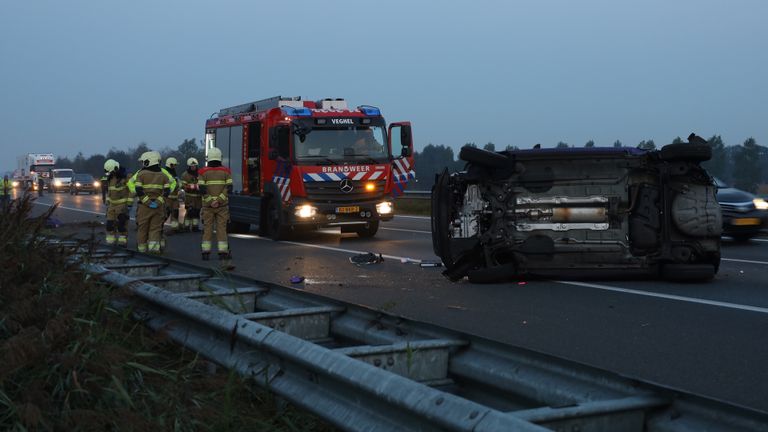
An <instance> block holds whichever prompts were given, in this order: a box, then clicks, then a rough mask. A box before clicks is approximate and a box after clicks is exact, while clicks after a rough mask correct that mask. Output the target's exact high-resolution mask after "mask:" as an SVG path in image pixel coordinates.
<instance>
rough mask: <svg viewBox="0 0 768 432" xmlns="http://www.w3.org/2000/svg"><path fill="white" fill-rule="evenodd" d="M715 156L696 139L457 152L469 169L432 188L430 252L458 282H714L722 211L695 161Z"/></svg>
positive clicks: (446, 174) (440, 179)
mask: <svg viewBox="0 0 768 432" xmlns="http://www.w3.org/2000/svg"><path fill="white" fill-rule="evenodd" d="M689 140H690V138H689ZM710 157H711V150H710V148H709V146H708V145H706V144H696V143H680V144H670V145H667V146H664V147H663V148H662V149H661V150H658V151H645V150H640V149H636V148H599V147H594V148H565V149H534V150H517V151H502V152H498V153H494V152H489V151H486V150H482V149H478V148H473V147H464V148H462V149H461V153H460V158H461V159H463V160H465V161H467V165H466V169H465V171H461V172H457V173H449V172H448V170H445V171H444V172H443V174H442V175H440V176H438V178H437V181H436V183H435V186H434V188H433V190H432V242H433V247H434V251H435V254H437V255H438V256H439V257H440V258H441V259H442V261H443V263H444V264H445V266H446V269H447V270H446V271H445V272H444V274H445V276H447V277H448V278H449V279H451V280H454V281H455V280H459V279H462V278H464V277H468V279H469V281H470V282H477V283H483V282H501V281H504V280H510V279H517V278H520V277H531V276H534V277H547V278H578V279H583V278H606V277H609V278H612V277H619V278H627V277H636V276H641V275H645V276H646V277H661V278H664V279H670V280H680V281H696V280H708V279H711V278H712V277H714V275H715V273H716V272H717V270H718V268H719V265H720V235H721V233H722V214H721V211H720V206H719V205H717V201H716V199H715V194H716V190H717V188H716V187H715V185H714V184H713V182H712V180H711V177H710V176H709V175H708V174H707V172H706V171H705V170H704V169H703V168H702V167H701V165H700V162H702V161H705V160H708V159H709V158H710Z"/></svg>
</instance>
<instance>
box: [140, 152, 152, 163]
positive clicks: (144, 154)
mask: <svg viewBox="0 0 768 432" xmlns="http://www.w3.org/2000/svg"><path fill="white" fill-rule="evenodd" d="M150 153H152V152H148V151H145V152H144V153H142V154H141V156H139V162H142V163H143V162H144V161H145V160H147V157H149V154H150Z"/></svg>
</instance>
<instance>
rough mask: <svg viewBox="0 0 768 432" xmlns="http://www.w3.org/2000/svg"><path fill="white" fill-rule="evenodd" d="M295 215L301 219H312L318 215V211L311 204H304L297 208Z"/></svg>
mask: <svg viewBox="0 0 768 432" xmlns="http://www.w3.org/2000/svg"><path fill="white" fill-rule="evenodd" d="M294 214H295V215H296V216H298V217H300V218H304V219H306V218H311V217H312V216H314V215H315V214H317V209H316V208H314V207H312V206H311V205H309V204H304V205H300V206H298V207H296V211H295V212H294Z"/></svg>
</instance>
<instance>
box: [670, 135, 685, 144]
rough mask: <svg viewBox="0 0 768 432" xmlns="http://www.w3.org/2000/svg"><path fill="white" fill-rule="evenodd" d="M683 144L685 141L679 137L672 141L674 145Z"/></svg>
mask: <svg viewBox="0 0 768 432" xmlns="http://www.w3.org/2000/svg"><path fill="white" fill-rule="evenodd" d="M682 143H683V139H682V138H680V137H679V136H677V137H675V139H673V140H672V144H682Z"/></svg>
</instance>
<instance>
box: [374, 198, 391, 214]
mask: <svg viewBox="0 0 768 432" xmlns="http://www.w3.org/2000/svg"><path fill="white" fill-rule="evenodd" d="M376 212H377V213H378V214H380V215H386V214H390V213H392V203H391V202H386V201H385V202H382V203H378V204H376Z"/></svg>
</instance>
